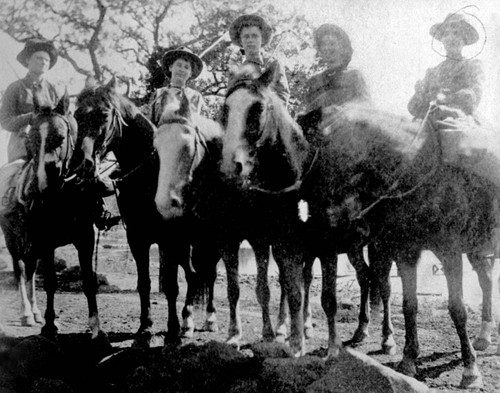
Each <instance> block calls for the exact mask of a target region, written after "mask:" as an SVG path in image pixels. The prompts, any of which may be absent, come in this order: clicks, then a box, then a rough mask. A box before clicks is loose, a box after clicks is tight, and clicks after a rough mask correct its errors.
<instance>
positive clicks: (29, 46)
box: [17, 38, 57, 68]
mask: <svg viewBox="0 0 500 393" xmlns="http://www.w3.org/2000/svg"><path fill="white" fill-rule="evenodd" d="M35 52H47V53H48V54H49V57H50V68H52V67H54V64H56V62H57V51H56V48H55V47H54V44H53V43H52V42H51V41H47V40H44V39H40V38H33V39H31V40H28V41H26V44H25V45H24V48H23V50H22V51H21V52H19V54H18V55H17V61H18V62H19V63H21V64H22V65H23V66H25V67H28V61H29V59H30V57H31V56H32V55H33V53H35Z"/></svg>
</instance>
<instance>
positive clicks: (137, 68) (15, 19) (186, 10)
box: [0, 0, 316, 117]
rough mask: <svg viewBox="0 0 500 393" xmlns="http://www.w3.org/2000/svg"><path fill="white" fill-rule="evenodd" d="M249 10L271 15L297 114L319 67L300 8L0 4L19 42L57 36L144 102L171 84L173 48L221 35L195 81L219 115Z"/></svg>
mask: <svg viewBox="0 0 500 393" xmlns="http://www.w3.org/2000/svg"><path fill="white" fill-rule="evenodd" d="M246 13H258V14H260V15H265V17H266V19H267V20H268V22H269V23H270V24H271V25H272V26H273V27H274V37H273V39H272V41H271V43H270V44H269V45H268V47H267V48H266V49H267V51H268V54H269V55H273V56H275V57H278V58H279V59H280V60H281V61H282V62H283V63H284V64H285V69H286V72H287V77H288V81H289V85H290V90H291V97H292V99H291V101H290V110H291V112H292V114H293V113H295V112H296V111H298V110H300V103H301V102H302V99H303V95H304V91H303V88H304V83H305V81H306V80H307V78H309V77H310V75H311V74H312V73H314V72H315V70H316V66H315V65H314V51H313V49H312V48H311V42H312V27H311V26H310V24H309V22H308V21H307V20H305V18H304V17H303V16H302V15H297V14H292V13H291V12H289V11H287V10H284V9H279V8H277V7H276V6H274V5H272V4H270V2H269V1H267V0H259V1H257V2H254V3H253V4H252V5H249V3H248V2H246V1H242V0H238V1H226V0H123V1H116V0H92V1H87V0H63V1H61V0H17V1H12V2H10V3H9V4H7V5H4V6H3V7H2V9H0V30H2V31H4V32H6V33H7V34H9V35H10V36H11V37H13V38H14V39H16V40H17V41H19V42H24V41H25V40H27V39H28V38H31V37H44V38H46V39H50V40H53V41H54V42H55V44H56V46H57V48H58V49H59V51H60V56H61V57H62V58H64V59H65V60H67V61H68V62H69V63H70V64H71V65H72V67H73V69H74V70H75V72H76V73H78V74H81V75H83V76H85V77H87V78H94V79H95V80H97V82H100V83H102V82H104V81H106V80H107V79H109V77H110V76H111V75H116V76H117V77H118V78H119V79H121V80H122V81H125V82H129V83H130V82H131V83H132V84H135V91H134V93H133V98H135V99H136V101H138V102H141V103H144V102H147V100H148V99H149V96H150V94H151V92H152V91H153V90H154V89H156V88H158V87H160V86H162V85H163V84H164V83H165V76H164V72H163V70H162V69H161V66H160V64H159V60H161V57H162V56H163V54H164V53H165V51H166V50H167V49H168V48H171V47H173V46H179V45H185V46H188V47H189V48H190V49H192V50H193V52H195V53H198V54H200V53H203V52H204V51H205V50H206V49H207V48H209V47H211V45H212V44H214V43H216V42H217V43H216V44H215V45H214V46H213V48H212V50H210V51H209V52H207V53H204V54H203V60H204V63H205V71H204V72H203V74H202V75H201V76H200V78H198V79H197V80H196V81H195V82H194V85H193V87H194V88H196V89H197V90H199V91H200V92H201V93H202V94H203V95H204V97H205V99H206V101H207V103H208V108H207V114H208V115H209V116H211V117H214V116H215V114H216V113H217V112H218V106H219V105H220V102H221V100H222V98H223V96H224V93H225V88H226V86H227V74H228V65H229V64H230V63H232V62H235V63H237V62H239V61H241V54H240V53H239V48H237V47H235V46H234V45H230V41H229V35H228V33H227V31H228V28H229V25H230V24H231V22H232V21H233V20H234V19H236V18H237V17H238V16H239V15H243V14H246ZM41 16H43V17H41ZM221 37H222V38H221ZM217 40H219V41H217Z"/></svg>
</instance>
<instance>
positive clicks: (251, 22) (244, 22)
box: [229, 14, 273, 47]
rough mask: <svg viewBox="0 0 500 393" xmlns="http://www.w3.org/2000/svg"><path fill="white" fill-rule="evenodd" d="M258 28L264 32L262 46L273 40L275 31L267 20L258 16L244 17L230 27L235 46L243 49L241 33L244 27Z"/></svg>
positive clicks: (237, 19)
mask: <svg viewBox="0 0 500 393" xmlns="http://www.w3.org/2000/svg"><path fill="white" fill-rule="evenodd" d="M248 26H257V27H259V28H260V30H261V31H262V46H266V45H267V44H268V43H269V41H270V40H271V36H272V35H273V29H272V27H271V26H270V25H269V23H267V22H266V20H265V19H264V18H263V17H261V16H259V15H256V14H250V15H242V16H240V17H238V18H236V20H235V21H234V22H233V23H231V26H229V37H231V41H232V43H233V44H235V45H237V46H239V47H241V40H240V33H241V29H242V28H243V27H248Z"/></svg>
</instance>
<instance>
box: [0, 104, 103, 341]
mask: <svg viewBox="0 0 500 393" xmlns="http://www.w3.org/2000/svg"><path fill="white" fill-rule="evenodd" d="M39 102H41V101H40V99H39V98H38V97H37V96H36V95H35V97H34V106H35V117H34V120H33V122H32V124H31V128H30V131H29V134H28V138H27V147H28V152H29V153H30V156H31V159H30V160H28V162H27V163H26V164H25V165H23V166H22V167H21V166H18V168H19V170H20V171H21V172H20V173H19V177H20V178H21V179H20V180H19V181H17V186H16V189H15V192H14V193H13V194H12V196H11V197H10V202H11V207H10V211H9V212H8V214H2V216H1V220H0V223H1V225H2V230H3V231H4V233H5V237H6V241H7V247H8V249H9V251H10V253H11V255H12V257H13V261H14V267H15V273H16V277H17V278H18V279H19V280H22V281H26V282H27V283H28V287H29V288H30V292H31V291H32V293H31V294H30V297H32V298H33V299H34V284H33V281H34V278H35V271H36V268H37V262H38V261H40V264H41V266H42V267H43V270H44V288H45V291H46V294H47V306H46V311H45V315H44V316H45V324H44V325H43V327H42V334H43V335H45V336H47V337H50V338H54V337H56V335H57V332H58V328H57V326H56V324H55V311H54V295H55V291H56V287H57V278H56V273H55V267H54V251H55V249H56V248H58V247H61V246H65V245H67V244H73V245H74V246H75V247H76V249H77V251H78V258H79V262H80V267H81V269H82V275H83V290H84V293H85V296H86V297H87V302H88V308H89V326H90V329H91V335H92V339H104V340H106V335H105V333H104V332H103V330H102V329H101V326H100V320H99V315H98V309H97V300H96V292H97V280H96V276H95V274H94V272H93V269H92V255H93V251H94V228H93V219H94V217H93V216H94V214H95V211H96V198H95V197H94V190H92V187H89V186H87V185H80V186H75V185H74V184H73V183H71V182H69V181H66V180H67V179H66V178H67V176H69V169H70V160H71V158H72V155H73V151H74V144H73V141H74V138H76V132H77V127H76V123H75V121H74V119H72V117H71V115H70V113H69V110H68V107H69V97H68V96H67V95H65V96H63V98H62V99H61V100H60V101H59V103H58V104H57V106H56V107H55V108H50V107H42V106H40V104H39ZM21 260H22V262H21ZM34 306H36V305H34ZM31 312H33V314H34V315H33V318H34V319H35V321H36V319H37V318H39V317H37V314H38V313H37V309H36V307H33V305H32V309H31ZM27 314H28V311H26V315H25V316H24V317H26V318H27V319H28V322H29V319H30V317H31V315H27Z"/></svg>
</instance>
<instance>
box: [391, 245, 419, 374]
mask: <svg viewBox="0 0 500 393" xmlns="http://www.w3.org/2000/svg"><path fill="white" fill-rule="evenodd" d="M418 257H419V253H418V252H417V251H415V252H414V253H412V254H410V253H408V254H406V255H404V256H403V258H404V259H403V258H402V259H397V260H396V263H397V264H398V268H399V273H400V275H401V281H402V284H403V314H404V318H405V347H404V350H403V359H402V360H401V362H400V363H399V365H398V371H399V372H401V373H403V374H405V375H408V376H411V377H413V376H414V375H415V374H416V372H417V366H416V364H415V363H416V361H417V358H418V355H419V352H420V349H419V344H418V334H417V312H418V299H417V261H418Z"/></svg>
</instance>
